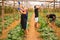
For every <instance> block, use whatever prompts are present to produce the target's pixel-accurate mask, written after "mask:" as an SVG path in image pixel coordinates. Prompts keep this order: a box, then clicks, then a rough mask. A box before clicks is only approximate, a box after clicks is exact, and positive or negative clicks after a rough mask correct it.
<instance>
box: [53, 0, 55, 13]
mask: <svg viewBox="0 0 60 40" xmlns="http://www.w3.org/2000/svg"><path fill="white" fill-rule="evenodd" d="M53 9H54V12H55V0H54V7H53Z"/></svg>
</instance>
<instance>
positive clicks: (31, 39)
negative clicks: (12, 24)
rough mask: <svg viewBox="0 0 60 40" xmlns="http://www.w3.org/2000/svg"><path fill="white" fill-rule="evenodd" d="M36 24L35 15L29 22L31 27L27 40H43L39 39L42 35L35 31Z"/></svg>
mask: <svg viewBox="0 0 60 40" xmlns="http://www.w3.org/2000/svg"><path fill="white" fill-rule="evenodd" d="M34 24H35V21H34V14H33V15H32V17H31V19H30V22H29V25H30V26H29V32H28V33H27V38H26V40H42V39H41V38H38V37H39V34H40V33H38V32H37V30H35V26H34Z"/></svg>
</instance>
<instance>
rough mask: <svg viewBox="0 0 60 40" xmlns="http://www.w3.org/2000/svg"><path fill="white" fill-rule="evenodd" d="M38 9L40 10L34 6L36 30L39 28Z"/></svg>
mask: <svg viewBox="0 0 60 40" xmlns="http://www.w3.org/2000/svg"><path fill="white" fill-rule="evenodd" d="M38 9H39V6H38V5H35V6H34V13H35V27H36V28H37V27H38Z"/></svg>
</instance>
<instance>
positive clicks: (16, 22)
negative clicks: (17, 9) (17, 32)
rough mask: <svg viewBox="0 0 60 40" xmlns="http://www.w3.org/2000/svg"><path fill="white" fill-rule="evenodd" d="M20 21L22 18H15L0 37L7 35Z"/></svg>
mask: <svg viewBox="0 0 60 40" xmlns="http://www.w3.org/2000/svg"><path fill="white" fill-rule="evenodd" d="M19 23H20V20H15V21H14V22H13V23H12V24H10V26H8V27H7V29H5V30H3V33H2V36H1V37H0V38H1V39H4V38H6V37H7V35H8V32H9V31H10V30H12V29H14V28H15V27H16V25H18V24H19Z"/></svg>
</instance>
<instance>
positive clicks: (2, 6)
mask: <svg viewBox="0 0 60 40" xmlns="http://www.w3.org/2000/svg"><path fill="white" fill-rule="evenodd" d="M2 30H4V0H2ZM2 33H3V31H2Z"/></svg>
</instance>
